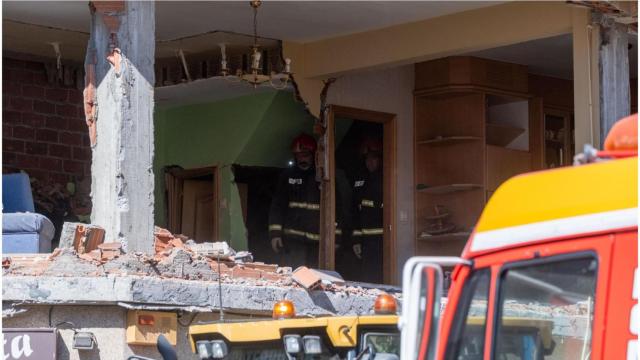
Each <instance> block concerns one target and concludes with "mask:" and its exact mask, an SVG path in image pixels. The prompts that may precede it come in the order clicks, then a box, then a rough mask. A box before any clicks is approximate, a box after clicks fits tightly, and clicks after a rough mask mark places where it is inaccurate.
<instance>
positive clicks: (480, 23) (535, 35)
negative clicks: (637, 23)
mask: <svg viewBox="0 0 640 360" xmlns="http://www.w3.org/2000/svg"><path fill="white" fill-rule="evenodd" d="M570 31H571V7H569V6H567V5H566V4H564V3H562V2H509V3H506V4H501V5H496V6H491V7H486V8H481V9H477V10H471V11H465V12H460V13H455V14H452V15H446V16H441V17H437V18H432V19H427V20H423V21H418V22H412V23H406V24H401V25H396V26H392V27H388V28H384V29H379V30H374V31H368V32H363V33H358V34H353V35H347V36H341V37H336V38H331V39H325V40H320V41H316V42H312V43H308V44H305V45H304V62H305V64H304V73H303V75H304V77H327V76H334V75H339V74H342V73H345V72H348V71H353V70H362V69H370V68H378V67H383V66H392V65H404V64H409V63H415V62H420V61H425V60H431V59H437V58H441V57H446V56H451V55H458V54H462V53H467V52H471V51H477V50H483V49H489V48H493V47H499V46H504V45H509V44H515V43H519V42H524V41H529V40H535V39H540V38H545V37H550V36H554V35H560V34H566V33H569V32H570ZM294 63H298V64H299V62H297V59H294ZM296 66H297V65H296Z"/></svg>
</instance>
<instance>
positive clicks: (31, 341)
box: [0, 328, 57, 360]
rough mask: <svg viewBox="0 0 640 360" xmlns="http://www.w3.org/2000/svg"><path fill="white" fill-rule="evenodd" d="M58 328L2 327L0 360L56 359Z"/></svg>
mask: <svg viewBox="0 0 640 360" xmlns="http://www.w3.org/2000/svg"><path fill="white" fill-rule="evenodd" d="M56 340H57V335H56V329H7V328H3V329H2V343H3V347H2V354H0V355H2V357H1V358H0V360H55V359H56Z"/></svg>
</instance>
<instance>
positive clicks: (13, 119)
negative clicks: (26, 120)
mask: <svg viewBox="0 0 640 360" xmlns="http://www.w3.org/2000/svg"><path fill="white" fill-rule="evenodd" d="M2 122H3V123H12V124H20V123H22V113H20V112H18V111H8V110H5V111H3V112H2Z"/></svg>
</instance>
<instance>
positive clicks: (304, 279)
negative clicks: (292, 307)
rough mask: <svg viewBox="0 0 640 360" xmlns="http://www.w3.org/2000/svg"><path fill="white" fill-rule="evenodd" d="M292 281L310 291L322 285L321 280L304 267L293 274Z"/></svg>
mask: <svg viewBox="0 0 640 360" xmlns="http://www.w3.org/2000/svg"><path fill="white" fill-rule="evenodd" d="M292 277H293V281H295V282H297V283H298V284H300V285H302V287H304V288H305V289H307V290H312V289H314V288H316V287H317V286H319V285H320V284H321V283H322V279H320V277H319V276H318V275H317V274H316V273H314V272H313V271H312V270H311V269H309V268H307V267H306V266H301V267H299V268H297V269H296V271H294V272H293V275H292Z"/></svg>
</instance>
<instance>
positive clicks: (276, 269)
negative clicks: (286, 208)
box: [2, 228, 382, 296]
mask: <svg viewBox="0 0 640 360" xmlns="http://www.w3.org/2000/svg"><path fill="white" fill-rule="evenodd" d="M154 235H155V236H154V237H155V239H154V249H155V253H154V254H153V255H147V254H143V253H140V252H129V253H126V252H125V251H124V249H123V248H122V244H120V243H118V242H114V243H101V244H98V245H97V246H96V248H94V249H91V248H92V247H93V246H92V247H89V246H87V247H83V246H78V242H77V241H76V242H75V244H76V247H75V248H74V247H66V248H56V249H55V250H54V251H53V252H52V253H51V254H23V255H11V256H9V257H5V258H3V260H2V267H3V271H4V275H5V276H7V275H9V276H11V275H14V276H51V277H102V276H143V277H153V278H160V279H183V280H199V281H216V282H217V281H220V282H221V283H223V284H244V285H251V286H274V287H288V288H295V287H303V288H305V289H307V290H323V291H328V292H333V293H343V294H345V295H348V294H354V295H363V296H376V295H378V294H379V293H381V292H382V291H381V290H378V289H373V288H365V287H363V286H358V285H354V284H348V283H345V281H344V280H342V279H341V278H340V277H339V275H338V274H329V273H325V272H321V271H318V270H314V269H308V268H306V267H301V268H299V269H296V271H295V272H293V271H292V269H291V268H290V267H280V266H278V265H275V264H265V263H263V262H254V261H253V256H252V254H251V253H249V252H246V251H243V252H236V251H234V250H233V249H232V248H231V247H229V246H228V244H227V243H225V242H216V243H195V242H194V241H193V240H190V239H188V238H187V237H186V236H183V235H174V234H172V233H171V232H169V231H168V230H166V229H162V228H156V229H155V234H154ZM80 243H81V242H80ZM89 249H91V250H89ZM83 250H88V251H87V252H82V251H83ZM303 276H305V280H301V278H302V277H303Z"/></svg>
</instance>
